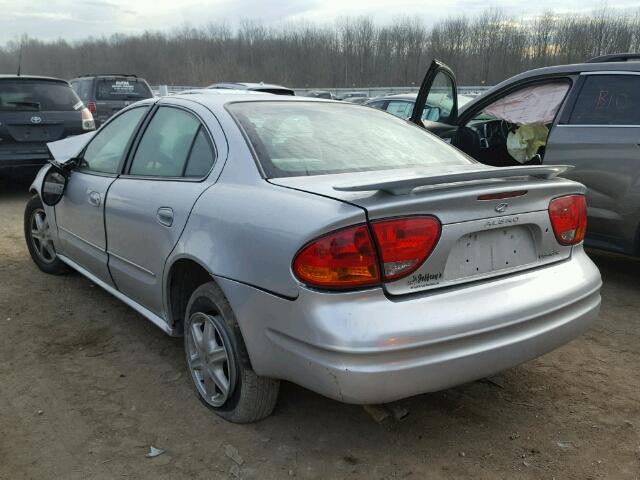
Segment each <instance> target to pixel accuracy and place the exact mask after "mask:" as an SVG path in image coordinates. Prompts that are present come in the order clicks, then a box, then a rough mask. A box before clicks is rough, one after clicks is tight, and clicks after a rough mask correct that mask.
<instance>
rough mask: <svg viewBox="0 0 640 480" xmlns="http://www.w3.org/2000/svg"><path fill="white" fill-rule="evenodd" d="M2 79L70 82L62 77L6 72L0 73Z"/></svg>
mask: <svg viewBox="0 0 640 480" xmlns="http://www.w3.org/2000/svg"><path fill="white" fill-rule="evenodd" d="M0 80H43V81H46V82H61V83H68V82H67V81H66V80H63V79H62V78H55V77H42V76H40V75H6V74H0Z"/></svg>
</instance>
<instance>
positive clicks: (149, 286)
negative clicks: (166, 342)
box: [106, 100, 216, 316]
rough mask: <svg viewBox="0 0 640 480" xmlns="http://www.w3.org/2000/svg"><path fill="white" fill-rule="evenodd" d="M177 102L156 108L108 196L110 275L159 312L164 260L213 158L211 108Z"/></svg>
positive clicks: (205, 180) (205, 185) (125, 290)
mask: <svg viewBox="0 0 640 480" xmlns="http://www.w3.org/2000/svg"><path fill="white" fill-rule="evenodd" d="M174 102H176V103H175V104H172V105H166V104H165V105H161V106H159V107H158V108H157V109H156V111H155V112H154V113H153V117H152V118H151V120H150V122H149V123H148V125H147V126H146V127H145V131H144V134H143V135H142V137H141V139H140V140H139V141H138V143H137V145H136V146H135V151H134V152H133V153H132V155H131V157H132V158H131V160H130V162H129V163H130V165H128V167H127V169H126V173H125V174H124V175H122V176H121V177H120V178H118V179H117V180H116V181H115V182H114V183H113V185H112V187H111V188H110V190H109V195H108V196H107V203H106V231H107V239H108V253H109V270H110V272H111V275H112V278H113V280H114V282H115V284H116V286H117V287H118V289H119V290H120V291H121V292H123V293H124V294H126V295H127V296H128V297H130V298H132V299H133V300H135V301H136V302H138V303H140V304H141V305H143V306H145V307H146V308H147V309H149V310H151V311H152V312H154V313H156V314H158V315H160V316H162V312H163V291H162V286H163V272H164V265H165V261H166V259H167V258H168V256H169V254H170V253H171V251H172V250H173V248H174V246H175V245H176V243H177V242H178V239H179V238H180V235H181V233H182V230H183V229H184V226H185V225H186V222H187V219H188V217H189V214H190V212H191V208H192V207H193V205H194V203H195V202H196V200H197V198H198V197H199V196H200V195H201V194H202V192H204V190H205V189H207V188H208V187H209V185H210V184H211V182H212V180H209V179H208V176H209V175H208V174H209V171H210V170H211V168H212V166H213V164H214V161H215V158H216V153H215V152H216V150H215V148H214V143H213V137H212V136H211V133H210V131H209V129H208V128H207V126H206V125H205V122H204V121H203V120H202V117H206V116H207V115H209V116H211V114H210V112H207V111H206V110H205V109H204V108H203V107H199V106H196V107H194V108H195V109H196V111H197V114H196V111H194V110H191V109H187V108H185V106H184V105H181V104H179V103H180V102H179V101H177V100H174ZM183 103H186V104H188V103H187V102H183ZM209 124H210V123H209ZM212 176H213V174H212Z"/></svg>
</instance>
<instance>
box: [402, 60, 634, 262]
mask: <svg viewBox="0 0 640 480" xmlns="http://www.w3.org/2000/svg"><path fill="white" fill-rule="evenodd" d="M639 56H640V55H638V54H616V55H608V56H603V57H597V58H594V59H591V60H590V61H588V62H587V63H582V64H575V65H561V66H555V67H546V68H540V69H537V70H531V71H528V72H524V73H521V74H520V75H517V76H515V77H513V78H510V79H508V80H505V81H504V82H502V83H500V84H499V85H497V86H495V87H493V88H492V89H490V90H488V91H487V92H485V93H484V94H482V95H480V96H479V97H476V98H475V99H474V100H473V101H471V102H469V103H467V104H466V105H464V106H460V104H459V102H458V101H457V98H458V96H457V87H456V79H455V75H454V73H453V71H451V69H450V68H449V67H447V66H446V65H445V64H443V63H442V62H439V61H437V60H435V61H434V62H433V63H432V64H431V66H430V68H429V70H428V72H427V74H426V76H425V77H424V80H423V82H422V86H421V89H420V92H419V94H418V98H417V100H416V103H417V105H418V107H417V108H416V109H415V110H414V113H413V115H412V116H411V121H412V122H413V123H415V124H416V125H419V126H421V127H424V128H426V129H428V130H430V131H431V132H433V133H435V134H437V135H439V136H440V137H442V138H443V139H446V140H447V141H449V142H451V143H452V144H453V145H455V146H456V147H458V148H459V149H461V150H462V151H463V152H465V153H467V154H468V155H470V156H471V157H473V158H475V159H476V160H478V161H480V162H482V163H483V164H487V165H495V166H512V165H521V164H553V163H562V164H570V165H573V166H574V167H575V168H573V169H572V170H570V171H568V172H566V174H563V175H565V176H566V177H567V178H571V179H573V180H576V181H579V182H581V183H583V184H584V185H586V186H587V205H588V217H589V228H588V230H587V237H586V244H587V246H591V247H595V248H600V249H604V250H610V251H613V252H618V253H623V254H627V255H635V256H640V150H639V149H638V145H639V144H640V63H639V62H637V61H633V60H636V59H637V58H638V57H639ZM627 60H628V61H627ZM425 105H433V106H434V107H437V108H438V112H437V116H438V119H437V120H436V121H429V120H424V119H422V118H420V116H419V115H418V112H421V111H422V110H423V108H424V106H425Z"/></svg>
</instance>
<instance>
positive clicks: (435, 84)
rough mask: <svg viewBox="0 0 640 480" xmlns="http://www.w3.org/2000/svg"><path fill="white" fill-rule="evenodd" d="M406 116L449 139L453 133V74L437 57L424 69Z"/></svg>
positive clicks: (455, 96)
mask: <svg viewBox="0 0 640 480" xmlns="http://www.w3.org/2000/svg"><path fill="white" fill-rule="evenodd" d="M410 120H411V122H413V123H415V124H416V125H418V126H420V127H423V128H426V129H428V130H429V131H431V132H433V133H435V134H436V135H438V136H439V137H441V138H442V139H443V140H445V141H448V142H449V143H451V141H452V139H453V138H454V136H455V134H456V131H457V121H458V87H457V85H456V76H455V75H454V73H453V71H452V70H451V69H450V68H449V67H448V66H447V65H445V64H444V63H442V62H440V61H439V60H434V61H433V62H431V66H430V67H429V70H427V74H426V75H425V77H424V80H423V81H422V85H421V86H420V91H419V92H418V97H417V98H416V104H415V107H414V109H413V112H412V114H411V118H410Z"/></svg>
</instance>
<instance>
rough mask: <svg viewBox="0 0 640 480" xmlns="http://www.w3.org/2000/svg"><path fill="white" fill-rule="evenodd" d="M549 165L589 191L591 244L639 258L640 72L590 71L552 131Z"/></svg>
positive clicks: (548, 149)
mask: <svg viewBox="0 0 640 480" xmlns="http://www.w3.org/2000/svg"><path fill="white" fill-rule="evenodd" d="M545 163H547V164H553V163H556V164H570V165H574V166H575V169H574V170H572V171H570V172H568V173H567V174H566V175H565V176H567V177H569V178H572V179H574V180H577V181H579V182H581V183H584V184H585V185H586V186H587V187H588V191H587V205H588V214H589V225H588V227H587V228H588V236H587V239H588V241H589V242H591V243H592V244H593V245H594V246H600V247H605V248H613V249H615V250H619V251H622V252H626V253H633V250H634V247H635V241H636V234H637V232H638V225H639V224H640V72H584V73H582V74H581V75H580V79H579V80H578V82H577V84H576V86H575V87H574V89H573V91H572V93H571V98H570V99H569V100H568V101H567V104H566V107H565V108H564V110H563V111H562V112H561V114H560V119H559V121H558V124H557V125H556V126H555V127H554V128H553V129H552V130H551V134H550V135H549V140H548V143H547V149H546V153H545Z"/></svg>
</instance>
